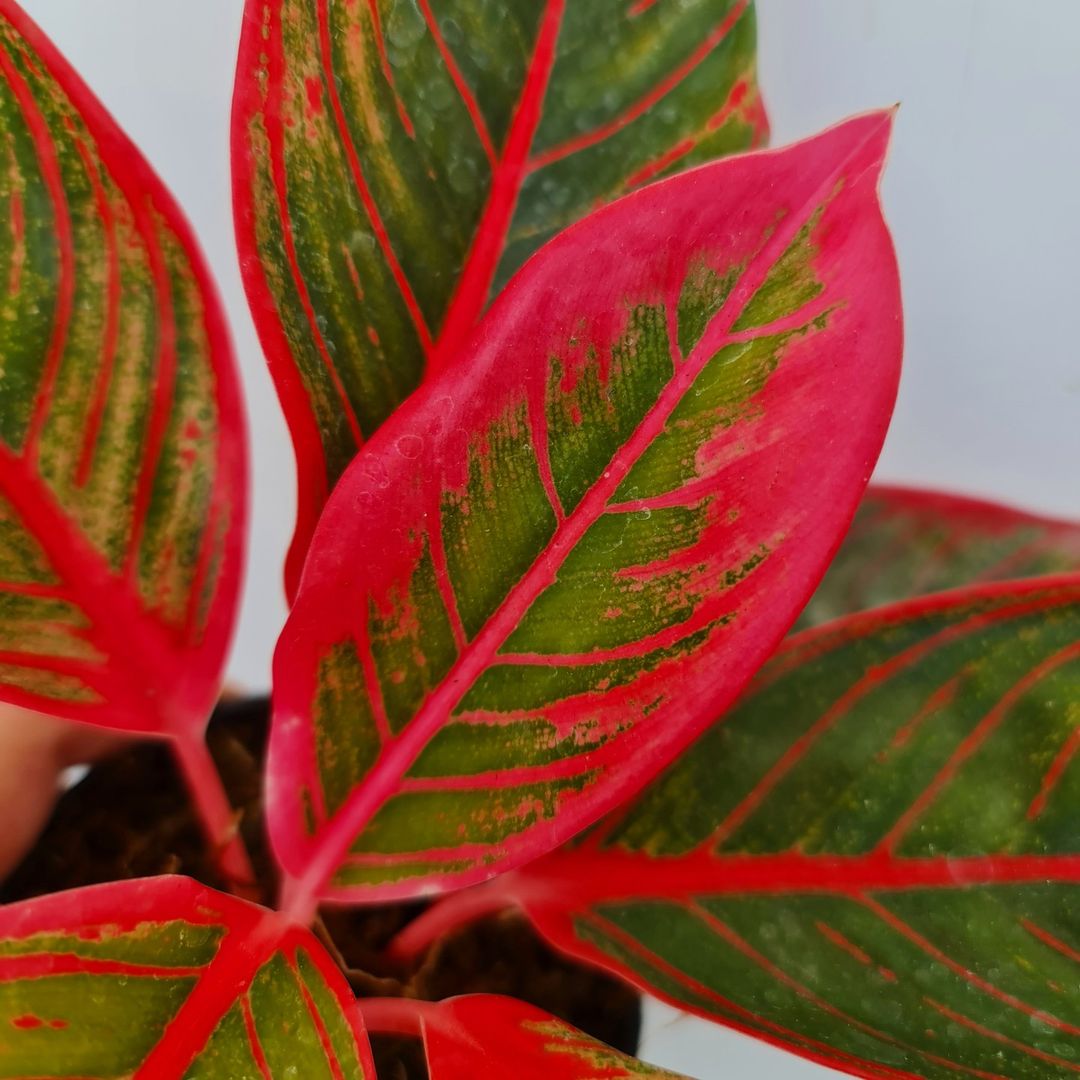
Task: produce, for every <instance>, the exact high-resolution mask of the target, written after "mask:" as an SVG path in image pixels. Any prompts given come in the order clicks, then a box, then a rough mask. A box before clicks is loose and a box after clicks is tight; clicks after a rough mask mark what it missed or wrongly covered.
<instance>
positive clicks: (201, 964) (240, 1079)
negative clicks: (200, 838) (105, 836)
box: [0, 877, 375, 1080]
mask: <svg viewBox="0 0 1080 1080" xmlns="http://www.w3.org/2000/svg"><path fill="white" fill-rule="evenodd" d="M0 1076H7V1077H31V1076H32V1077H38V1078H45V1077H57V1078H59V1077H74V1076H78V1077H101V1078H104V1077H118V1076H138V1077H146V1078H147V1080H149V1078H154V1080H181V1078H183V1080H249V1078H250V1080H256V1078H258V1080H290V1078H292V1077H299V1076H302V1077H303V1078H304V1080H364V1078H366V1080H374V1076H375V1071H374V1068H373V1067H372V1065H371V1058H370V1051H369V1049H368V1045H367V1036H366V1035H365V1034H364V1031H363V1028H362V1027H361V1026H360V1024H359V1021H358V1019H357V1018H356V1009H355V1001H354V999H353V996H352V993H351V992H350V990H349V987H348V985H347V984H346V982H345V980H344V978H343V977H342V975H341V973H340V972H339V971H338V970H337V968H336V967H335V966H334V964H333V962H332V961H331V960H330V958H329V957H328V956H327V955H326V953H325V952H324V950H323V948H322V946H321V945H320V944H319V943H318V942H317V941H316V940H315V938H314V937H312V935H311V934H310V933H309V932H308V931H307V930H304V929H302V928H300V927H298V926H293V925H290V924H289V923H287V922H286V921H285V920H283V919H282V918H281V917H280V916H279V915H276V914H274V913H272V912H270V911H267V910H265V909H264V908H259V907H255V906H254V905H252V904H247V903H244V902H243V901H241V900H236V899H234V898H232V897H229V896H223V895H222V894H221V893H216V892H214V891H213V890H211V889H207V888H204V887H203V886H201V885H198V884H196V883H195V882H194V881H191V880H189V879H188V878H181V877H157V878H146V879H142V880H136V881H125V882H118V883H116V884H110V885H100V886H95V887H93V888H88V889H79V890H75V891H73V892H65V893H56V894H54V895H52V896H48V897H44V898H40V899H35V900H28V901H25V902H24V903H21V904H14V905H12V906H10V907H7V908H0Z"/></svg>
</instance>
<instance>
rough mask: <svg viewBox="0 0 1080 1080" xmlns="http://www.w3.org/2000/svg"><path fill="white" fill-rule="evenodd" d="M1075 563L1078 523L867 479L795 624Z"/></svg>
mask: <svg viewBox="0 0 1080 1080" xmlns="http://www.w3.org/2000/svg"><path fill="white" fill-rule="evenodd" d="M1072 571H1080V525H1077V524H1074V523H1072V522H1068V521H1055V520H1053V519H1051V518H1046V517H1038V516H1036V515H1035V514H1027V513H1024V512H1023V511H1021V510H1016V509H1013V508H1012V507H1010V506H1002V505H999V504H997V503H991V502H985V501H983V500H981V499H969V498H966V497H964V496H961V495H950V494H946V493H945V492H937V491H921V490H918V489H915V488H903V487H892V486H888V485H884V484H872V485H871V486H870V488H869V489H868V490H867V492H866V495H865V496H864V498H863V501H862V502H861V503H860V504H859V509H858V512H857V513H856V514H855V520H854V521H853V522H852V524H851V529H850V530H849V531H848V534H847V536H846V537H845V538H844V543H843V545H842V546H841V548H840V551H839V552H838V553H837V555H836V558H835V559H833V561H832V563H831V564H830V565H829V570H828V573H826V575H825V577H824V579H823V580H822V582H821V584H820V585H819V586H818V589H817V592H815V593H814V596H813V598H812V599H811V601H810V603H809V604H807V605H806V610H805V611H804V612H803V613H802V616H801V617H800V619H799V622H798V623H797V624H796V625H797V627H798V628H799V629H805V628H806V627H809V626H818V625H820V624H821V623H825V622H829V621H830V620H831V619H835V618H839V617H840V616H841V615H847V614H850V613H851V612H854V611H864V610H866V609H867V608H872V607H878V606H882V605H884V604H891V603H893V602H894V601H898V600H908V599H911V598H912V597H915V596H922V595H924V594H925V593H933V592H941V591H943V590H945V589H953V588H957V587H959V586H961V585H975V584H978V583H979V582H983V581H1008V580H1010V579H1016V578H1026V577H1036V576H1038V575H1039V574H1058V573H1066V572H1072Z"/></svg>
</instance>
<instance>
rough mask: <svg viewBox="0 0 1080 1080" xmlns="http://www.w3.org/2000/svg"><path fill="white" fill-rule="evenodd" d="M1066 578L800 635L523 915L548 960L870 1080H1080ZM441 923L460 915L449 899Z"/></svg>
mask: <svg viewBox="0 0 1080 1080" xmlns="http://www.w3.org/2000/svg"><path fill="white" fill-rule="evenodd" d="M1078 751H1080V577H1077V576H1070V577H1063V578H1043V579H1036V580H1033V581H1030V582H1018V583H1006V584H1000V585H984V586H978V587H974V588H970V589H966V590H961V591H957V592H953V593H946V594H940V595H937V596H932V597H926V598H923V599H919V600H916V601H913V602H908V603H906V604H903V605H896V606H894V607H889V608H882V609H878V610H875V611H872V612H868V613H865V614H860V615H856V616H852V617H850V618H847V619H844V620H840V621H838V622H836V623H831V624H828V625H826V626H823V627H820V628H818V629H814V630H809V631H807V632H805V633H803V634H800V635H798V636H796V637H794V638H792V639H791V640H790V641H789V642H788V643H787V644H785V645H784V646H783V648H782V649H781V650H780V651H779V652H778V653H777V654H776V656H775V658H774V659H773V660H771V661H770V662H769V664H768V665H766V667H765V668H763V669H762V671H761V673H760V674H759V676H758V678H757V679H756V681H755V682H754V683H753V684H752V686H751V689H750V691H749V692H748V693H747V694H746V695H745V696H744V697H743V699H742V701H741V702H740V703H739V704H738V705H737V706H736V707H735V708H734V709H732V710H731V711H730V712H729V713H728V714H727V715H726V716H724V717H723V719H722V721H721V722H720V723H718V724H717V726H716V727H715V728H714V729H713V730H711V731H710V732H709V733H708V734H707V735H706V736H705V737H704V738H703V739H702V740H701V741H700V742H699V743H697V744H696V745H695V746H694V747H693V748H692V749H691V750H690V751H688V752H687V753H686V754H684V755H683V757H682V758H681V759H680V760H679V762H678V763H677V764H676V765H675V766H674V767H673V768H672V769H670V770H669V771H668V772H667V773H666V774H665V775H664V776H662V777H661V778H660V779H659V780H658V781H656V782H655V783H654V784H653V785H651V786H650V787H649V788H648V789H646V791H645V792H644V793H643V794H642V795H641V796H640V797H639V798H637V799H636V800H634V801H633V802H632V803H631V804H630V805H628V806H627V807H626V808H624V809H622V810H620V811H619V812H617V813H616V814H615V815H612V817H611V818H609V819H608V820H606V821H604V822H602V823H601V824H600V825H598V826H597V827H596V829H594V830H593V831H592V833H591V834H588V835H587V836H586V837H585V838H584V839H583V841H582V842H580V843H578V844H576V845H574V846H571V847H568V848H565V849H563V850H562V851H559V852H556V853H554V854H552V855H550V856H548V857H547V858H545V859H542V860H540V861H538V862H536V863H534V864H532V865H530V866H527V867H523V868H522V869H520V870H517V871H514V872H513V873H511V874H508V875H505V876H504V877H502V878H499V879H497V880H496V881H494V882H491V883H490V884H489V885H487V886H482V887H481V888H479V889H477V890H473V891H470V892H465V893H461V894H458V895H457V896H455V897H451V898H450V899H449V900H447V901H446V902H444V903H443V904H441V905H438V906H436V907H435V908H434V909H433V910H432V913H431V915H429V916H428V917H427V919H426V920H425V921H422V922H420V923H418V924H413V926H412V927H411V928H410V930H409V931H407V937H405V938H403V939H402V940H400V941H399V942H398V945H397V948H398V951H399V952H404V953H409V952H415V951H417V950H418V949H419V948H420V947H422V946H423V944H424V943H425V942H426V941H428V940H431V938H432V936H433V935H434V934H441V933H445V932H446V931H447V929H449V928H451V927H453V926H454V925H457V924H458V923H459V922H460V921H461V920H462V918H464V917H467V916H472V915H476V914H479V913H482V912H484V911H490V910H492V909H495V908H498V907H502V906H506V905H508V904H520V905H521V906H523V907H524V908H525V910H526V911H527V912H528V914H529V915H530V917H531V918H532V920H533V922H534V923H535V925H536V926H537V927H538V929H539V930H540V931H541V932H542V933H543V934H544V935H545V936H546V937H547V938H548V939H549V940H550V941H551V942H552V943H553V944H554V945H556V946H557V947H558V948H560V949H562V950H564V951H566V952H569V953H571V954H572V955H575V956H577V957H580V958H585V959H589V960H591V961H593V962H595V963H597V964H599V965H601V966H603V967H605V968H608V969H610V970H613V971H615V972H618V973H621V974H622V975H623V976H624V977H626V978H627V979H629V980H631V981H633V982H634V983H636V984H637V985H639V986H641V987H645V988H647V989H649V990H650V991H652V992H654V993H657V994H660V995H661V996H663V997H665V998H667V999H668V1000H669V1001H672V1002H674V1003H676V1004H678V1005H680V1006H682V1007H684V1008H688V1009H690V1010H692V1011H694V1012H697V1013H700V1014H702V1015H704V1016H708V1017H711V1018H712V1019H715V1020H719V1021H721V1022H723V1023H726V1024H730V1025H733V1026H735V1027H738V1028H741V1029H742V1030H744V1031H747V1032H749V1033H751V1034H753V1035H756V1036H758V1037H759V1038H762V1039H765V1040H768V1041H770V1042H774V1043H777V1044H779V1045H782V1046H786V1047H788V1048H789V1049H793V1050H795V1051H796V1052H797V1053H800V1054H802V1055H804V1056H807V1057H811V1058H814V1059H816V1060H820V1061H823V1062H825V1063H827V1064H830V1065H832V1066H833V1067H834V1068H837V1069H840V1070H842V1071H844V1072H850V1073H854V1074H855V1075H857V1076H866V1077H896V1078H899V1077H928V1078H934V1080H947V1078H955V1077H961V1076H973V1077H982V1078H984V1080H991V1078H992V1080H1006V1078H1008V1080H1019V1078H1023V1077H1031V1078H1038V1080H1049V1078H1052V1077H1062V1078H1064V1077H1068V1076H1075V1074H1076V1073H1077V1071H1080V989H1078V988H1080V759H1078V757H1077V752H1078ZM455 909H456V910H455Z"/></svg>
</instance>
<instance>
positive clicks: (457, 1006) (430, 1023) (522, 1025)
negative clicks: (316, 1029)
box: [362, 994, 679, 1080]
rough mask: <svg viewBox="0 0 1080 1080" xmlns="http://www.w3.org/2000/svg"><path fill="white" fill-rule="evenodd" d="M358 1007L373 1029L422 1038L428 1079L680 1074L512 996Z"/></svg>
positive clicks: (663, 1077)
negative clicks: (593, 1035)
mask: <svg viewBox="0 0 1080 1080" xmlns="http://www.w3.org/2000/svg"><path fill="white" fill-rule="evenodd" d="M362 1010H363V1013H364V1016H365V1017H368V1018H369V1023H370V1026H371V1030H372V1031H373V1032H379V1031H385V1032H388V1033H393V1034H399V1035H414V1036H418V1037H419V1038H421V1039H422V1040H423V1043H424V1050H425V1054H426V1057H427V1065H428V1073H429V1075H430V1077H431V1080H472V1078H473V1077H503V1076H513V1077H515V1078H516V1080H634V1078H637V1077H640V1078H643V1080H645V1078H649V1077H652V1078H655V1080H679V1078H678V1077H677V1076H676V1074H675V1073H671V1072H667V1071H666V1070H664V1069H657V1068H655V1067H654V1066H652V1065H646V1064H645V1063H644V1062H642V1061H638V1060H637V1059H635V1058H631V1057H627V1056H626V1055H625V1054H621V1053H619V1052H618V1051H617V1050H613V1049H612V1048H611V1047H610V1046H606V1045H605V1044H604V1043H602V1042H598V1041H597V1040H596V1039H593V1038H591V1037H590V1036H588V1035H586V1034H584V1032H581V1031H578V1030H577V1028H574V1027H571V1026H570V1025H569V1024H566V1023H564V1022H563V1021H562V1020H558V1019H556V1018H555V1017H554V1016H551V1015H550V1014H549V1013H546V1012H544V1011H543V1010H541V1009H537V1008H535V1007H534V1006H532V1005H528V1004H526V1003H525V1002H523V1001H517V1000H515V999H514V998H508V997H499V996H497V995H495V994H470V995H467V996H465V997H457V998H449V999H448V1000H446V1001H440V1002H438V1003H432V1002H426V1001H406V1000H402V999H398V1000H393V1001H383V1000H376V1001H367V1002H363V1003H362ZM380 1021H381V1022H382V1023H380Z"/></svg>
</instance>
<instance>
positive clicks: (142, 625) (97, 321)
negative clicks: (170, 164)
mask: <svg viewBox="0 0 1080 1080" xmlns="http://www.w3.org/2000/svg"><path fill="white" fill-rule="evenodd" d="M0 230H2V232H3V242H2V243H0V356H2V357H3V377H2V379H0V698H3V699H4V700H7V701H10V702H13V703H15V704H17V705H21V706H25V707H28V708H32V709H38V710H41V711H43V712H48V713H52V714H56V715H58V716H63V717H66V718H69V719H73V720H81V721H87V722H90V723H95V724H101V725H104V726H107V727H111V728H118V729H122V730H125V731H137V732H141V733H144V734H155V735H171V736H176V737H178V738H187V737H191V738H197V737H198V736H199V735H200V734H201V732H202V728H203V725H204V723H205V721H206V718H207V716H208V714H209V712H210V709H211V707H212V704H213V702H214V699H215V697H216V694H217V690H218V686H219V679H220V673H221V668H222V663H223V660H224V656H225V650H226V647H227V645H228V642H229V637H230V635H231V632H232V625H233V617H234V613H235V609H236V602H237V594H238V585H239V577H240V565H241V558H242V544H243V533H244V519H245V444H244V425H243V417H242V414H241V407H240V400H239V391H238V383H237V375H236V372H235V368H234V363H233V357H232V351H231V347H230V345H229V341H228V338H227V334H226V331H225V327H224V323H223V319H222V313H221V309H220V306H219V303H218V300H217V296H216V294H215V292H214V289H213V286H212V285H211V283H210V280H209V278H208V275H207V272H206V269H205V266H204V265H203V262H202V258H201V256H200V255H199V253H198V251H197V249H196V247H195V244H194V240H193V238H192V236H191V233H190V230H189V228H188V226H187V224H186V223H185V221H184V220H183V218H182V216H181V214H180V212H179V211H178V209H177V207H176V205H175V203H174V202H173V200H172V198H171V197H170V196H169V194H168V193H167V192H166V191H165V189H164V187H163V186H162V184H161V182H160V181H159V180H158V179H157V177H155V176H154V174H153V173H152V171H151V170H150V167H149V166H148V165H147V164H146V162H145V161H144V160H143V159H142V157H140V155H139V153H138V151H137V150H136V149H135V148H134V147H133V146H132V145H131V143H130V142H129V141H128V140H127V138H126V137H125V136H124V135H123V134H122V133H121V132H120V131H119V129H118V128H117V127H116V125H115V123H114V122H113V121H112V119H111V118H110V117H109V116H108V115H107V114H106V113H105V111H104V109H103V108H102V106H101V105H100V104H99V103H98V101H97V100H96V99H95V98H94V97H93V95H92V93H91V92H90V90H89V89H87V87H86V86H85V84H84V83H83V82H82V81H81V80H80V79H79V77H78V76H77V75H76V74H75V73H74V72H73V71H72V70H71V68H70V67H69V66H68V64H67V63H66V62H65V61H64V60H63V58H62V57H61V56H60V55H59V54H58V53H57V51H56V50H55V48H54V47H53V46H52V45H51V44H50V43H49V42H48V41H47V40H46V39H45V38H44V36H43V35H42V34H41V32H40V31H39V30H38V29H37V28H36V27H35V26H33V24H32V23H31V22H30V20H29V19H27V17H26V16H25V15H24V14H23V13H22V11H21V10H20V9H19V7H18V6H17V5H16V4H15V3H13V2H12V0H0Z"/></svg>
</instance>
